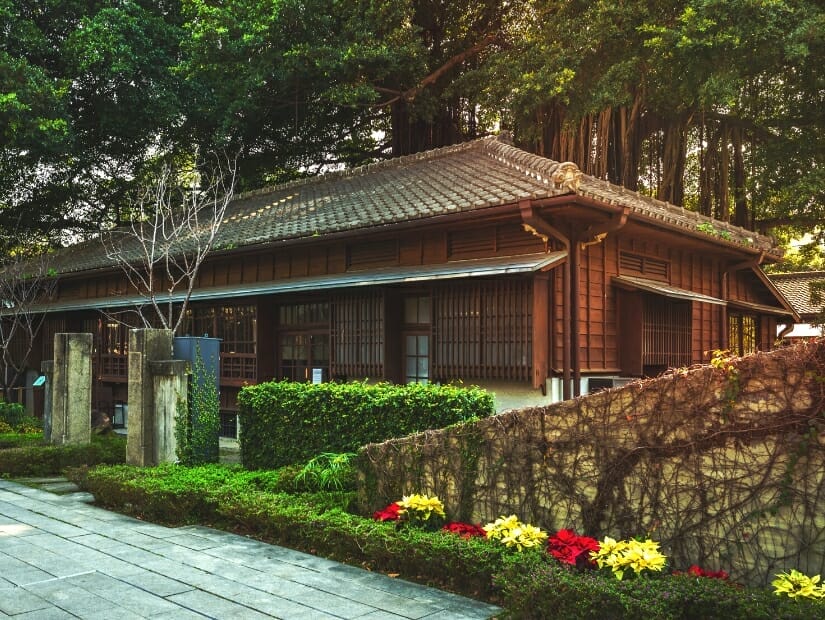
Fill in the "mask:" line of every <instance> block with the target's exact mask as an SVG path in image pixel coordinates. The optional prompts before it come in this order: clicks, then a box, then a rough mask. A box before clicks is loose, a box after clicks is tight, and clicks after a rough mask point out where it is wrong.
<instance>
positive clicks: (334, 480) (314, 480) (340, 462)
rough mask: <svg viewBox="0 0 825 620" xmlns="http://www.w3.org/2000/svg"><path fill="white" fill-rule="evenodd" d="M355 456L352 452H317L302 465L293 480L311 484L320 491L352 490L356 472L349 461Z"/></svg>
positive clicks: (298, 482)
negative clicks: (316, 454) (317, 453)
mask: <svg viewBox="0 0 825 620" xmlns="http://www.w3.org/2000/svg"><path fill="white" fill-rule="evenodd" d="M355 456H356V454H355V453H354V452H344V453H342V454H336V453H334V452H324V453H323V454H319V455H318V456H316V457H313V458H311V459H310V460H309V462H307V464H306V465H304V467H303V468H302V469H301V471H300V472H298V475H297V476H296V477H295V482H296V483H297V484H299V485H307V484H311V485H313V486H315V487H317V488H318V489H319V490H321V491H343V490H345V489H346V490H354V489H355V479H356V472H355V467H353V465H352V462H351V461H352V459H353V457H355Z"/></svg>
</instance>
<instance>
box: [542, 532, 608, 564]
mask: <svg viewBox="0 0 825 620" xmlns="http://www.w3.org/2000/svg"><path fill="white" fill-rule="evenodd" d="M598 550H599V541H598V540H596V539H595V538H590V537H589V536H579V535H577V534H576V533H575V532H574V531H573V530H559V531H558V532H556V533H555V534H554V535H553V536H550V537H549V538H548V539H547V552H548V553H549V554H550V555H552V556H553V557H554V558H556V559H557V560H558V561H559V562H564V563H565V564H572V565H573V566H579V567H582V568H583V567H585V566H592V561H591V560H590V552H591V551H598Z"/></svg>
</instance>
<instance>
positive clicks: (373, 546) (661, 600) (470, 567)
mask: <svg viewBox="0 0 825 620" xmlns="http://www.w3.org/2000/svg"><path fill="white" fill-rule="evenodd" d="M297 473H298V468H295V467H292V468H283V469H281V470H276V471H256V472H249V471H243V470H240V469H237V468H229V467H226V466H220V465H208V466H201V467H193V468H187V467H181V466H175V465H165V466H161V467H157V468H136V467H127V466H115V467H97V468H95V469H92V470H84V471H80V472H75V474H76V475H75V476H74V479H75V480H76V481H77V482H78V483H79V484H80V485H81V487H82V488H84V489H85V490H88V491H90V492H92V493H93V494H94V495H95V499H96V501H97V502H98V503H100V504H103V505H106V506H109V507H112V508H116V509H118V510H121V511H123V512H127V513H129V514H134V515H138V516H141V517H145V518H154V519H157V520H161V521H162V522H165V523H172V524H179V523H192V522H198V521H200V522H206V523H208V524H210V525H218V526H221V527H224V528H227V529H230V530H232V531H236V532H242V533H248V534H250V535H252V536H254V537H255V538H258V539H260V540H264V541H266V542H270V543H274V544H280V545H285V546H288V547H291V548H295V549H299V550H303V551H309V552H312V553H314V554H318V555H321V556H323V557H328V558H332V559H335V560H339V561H342V562H348V563H350V564H353V565H357V566H362V567H366V568H370V569H372V570H380V571H385V572H391V573H398V574H399V575H400V576H401V577H403V578H405V579H409V580H413V581H419V582H423V583H427V584H428V585H432V586H437V587H441V588H446V589H449V590H452V591H455V592H458V593H460V594H464V595H467V596H471V597H474V598H478V599H484V600H487V601H489V602H493V603H497V604H499V605H501V606H503V607H504V608H505V609H506V611H505V612H504V613H503V614H502V615H501V616H500V617H501V618H519V619H529V618H535V619H537V620H538V619H544V618H564V620H585V619H586V620H590V619H592V618H600V619H605V620H631V619H633V620H636V619H638V618H651V619H652V618H656V619H657V620H707V619H713V618H717V619H720V620H733V619H735V618H736V619H738V618H748V619H749V620H768V619H773V618H777V619H785V620H808V619H810V618H823V617H825V603H823V602H820V601H810V600H794V599H790V598H787V597H779V596H776V595H774V594H773V593H772V592H771V591H770V590H767V589H754V588H745V587H741V586H738V585H736V584H731V583H728V582H725V581H721V580H718V579H710V578H706V577H693V576H689V575H678V576H675V575H662V576H655V577H639V578H635V579H626V580H624V581H619V580H618V579H616V578H615V577H613V576H612V575H611V574H604V573H599V572H596V571H589V572H588V571H585V572H579V571H577V570H575V569H573V568H572V567H569V568H568V567H566V566H562V565H560V564H558V563H557V562H556V561H555V560H553V559H552V558H551V557H550V556H549V555H548V554H547V553H545V552H544V551H543V550H542V549H529V550H525V551H523V552H517V551H514V550H511V549H507V548H506V547H504V546H503V545H501V544H497V543H492V542H491V541H488V540H484V539H481V538H472V539H469V540H467V539H464V538H461V537H460V536H457V535H455V534H449V533H446V532H431V531H425V530H422V529H418V528H414V527H404V526H398V525H395V524H393V523H388V522H385V523H381V522H378V521H374V520H372V519H370V518H364V517H360V516H357V515H354V514H350V513H348V512H346V511H345V507H346V503H347V497H348V495H351V494H348V493H325V494H319V493H317V492H316V493H306V492H301V493H296V492H295V491H294V489H296V487H298V486H300V484H299V476H297V475H296V474H297ZM291 490H292V492H290V491H291Z"/></svg>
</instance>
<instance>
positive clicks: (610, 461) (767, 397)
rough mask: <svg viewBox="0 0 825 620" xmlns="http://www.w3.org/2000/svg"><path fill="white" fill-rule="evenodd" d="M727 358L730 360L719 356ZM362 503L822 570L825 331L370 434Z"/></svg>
mask: <svg viewBox="0 0 825 620" xmlns="http://www.w3.org/2000/svg"><path fill="white" fill-rule="evenodd" d="M721 359H722V358H721V357H720V360H721ZM358 462H359V465H360V468H361V472H362V479H364V480H369V481H370V484H369V485H362V487H361V501H362V508H363V509H364V510H365V511H371V510H375V509H376V508H377V507H380V506H382V505H386V503H388V502H389V501H392V500H393V498H395V497H397V496H398V495H399V493H412V492H415V493H430V494H433V493H434V494H436V495H438V497H439V498H441V499H442V500H443V501H444V503H445V506H446V508H447V510H448V513H450V514H451V515H456V516H457V518H461V519H466V520H472V521H483V520H484V519H492V518H495V517H497V516H499V515H501V514H510V513H517V514H518V515H519V516H520V517H521V518H522V519H523V520H526V521H529V522H530V523H535V524H537V525H541V526H542V527H544V528H545V529H547V530H553V529H554V528H562V527H570V528H573V529H575V530H576V531H579V532H582V533H584V534H588V535H591V536H594V537H602V536H605V535H609V536H613V537H621V538H630V537H633V536H637V535H645V534H650V535H655V536H656V537H657V539H658V540H661V541H662V545H663V548H664V549H666V552H667V554H668V555H669V556H670V557H672V558H673V562H674V565H684V566H689V565H690V564H693V563H698V564H700V565H702V566H708V567H710V568H713V567H716V568H724V569H726V570H729V571H730V572H731V573H732V575H733V576H734V577H735V578H736V579H739V580H740V581H743V582H748V583H753V584H763V585H764V584H766V583H767V581H768V580H769V579H770V578H771V577H772V575H773V574H774V573H775V572H777V571H779V570H784V569H789V568H797V569H799V570H802V571H803V572H806V573H808V574H817V573H821V572H822V571H823V570H825V339H820V340H819V341H816V342H813V343H808V344H804V345H798V346H796V347H790V348H787V349H782V350H779V351H774V352H770V353H760V354H756V355H752V356H748V357H746V358H730V357H727V356H724V363H723V362H722V361H720V362H718V363H717V364H714V365H708V366H700V367H695V368H690V369H678V370H673V371H671V372H670V373H668V374H666V375H664V376H662V377H659V378H656V379H652V380H647V381H639V382H636V383H633V384H630V385H627V386H624V387H622V388H617V389H613V390H606V391H604V392H600V393H598V394H593V395H590V396H587V397H582V398H579V399H575V400H572V401H566V402H563V403H557V404H555V405H550V406H547V407H540V408H528V409H522V410H518V411H510V412H506V413H504V414H501V415H498V416H494V417H492V418H488V419H485V420H480V421H478V422H474V423H470V424H462V425H458V426H455V427H451V428H447V429H443V430H440V431H428V432H426V433H420V434H417V435H413V436H410V437H407V438H404V439H398V440H392V441H388V442H385V443H382V444H373V445H370V446H367V447H366V448H364V449H363V450H362V451H361V454H360V457H359V460H358Z"/></svg>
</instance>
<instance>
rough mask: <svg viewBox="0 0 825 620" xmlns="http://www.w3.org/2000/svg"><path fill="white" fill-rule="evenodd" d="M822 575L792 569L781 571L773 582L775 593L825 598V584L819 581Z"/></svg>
mask: <svg viewBox="0 0 825 620" xmlns="http://www.w3.org/2000/svg"><path fill="white" fill-rule="evenodd" d="M820 579H821V577H820V576H819V575H814V576H813V577H808V576H807V575H806V574H805V573H801V572H799V571H798V570H795V569H791V572H790V573H779V574H778V575H777V576H776V579H774V580H773V581H772V582H771V585H772V586H773V588H774V594H776V595H777V596H789V597H791V598H812V599H825V584H822V583H819V580H820Z"/></svg>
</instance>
